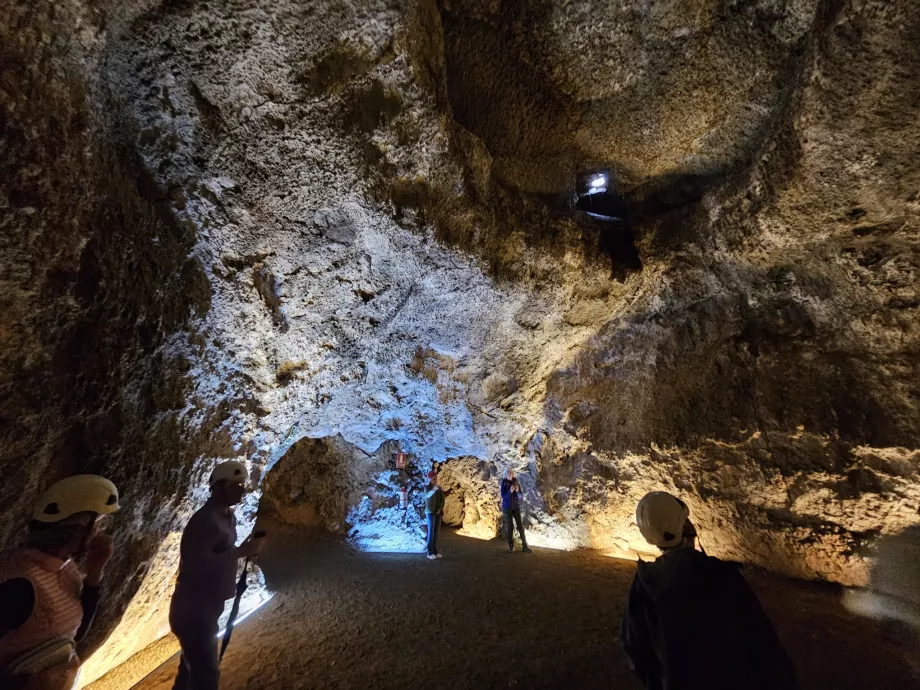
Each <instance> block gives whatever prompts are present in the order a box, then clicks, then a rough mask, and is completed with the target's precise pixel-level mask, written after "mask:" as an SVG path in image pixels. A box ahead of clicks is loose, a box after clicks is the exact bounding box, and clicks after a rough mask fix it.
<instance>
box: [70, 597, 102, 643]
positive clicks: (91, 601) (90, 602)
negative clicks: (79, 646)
mask: <svg viewBox="0 0 920 690" xmlns="http://www.w3.org/2000/svg"><path fill="white" fill-rule="evenodd" d="M101 597H102V587H101V586H100V585H88V584H85V583H84V585H83V592H82V593H81V594H80V605H81V606H82V607H83V620H81V621H80V627H79V628H78V629H77V634H76V635H75V636H74V640H75V641H77V642H82V641H83V638H84V637H86V633H88V632H89V628H90V626H91V625H92V624H93V619H94V618H95V617H96V609H97V608H99V599H100V598H101Z"/></svg>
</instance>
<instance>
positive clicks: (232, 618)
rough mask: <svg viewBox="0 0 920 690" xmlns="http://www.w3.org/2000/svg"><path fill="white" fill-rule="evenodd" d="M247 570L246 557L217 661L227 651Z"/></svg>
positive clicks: (221, 659) (245, 584) (221, 658)
mask: <svg viewBox="0 0 920 690" xmlns="http://www.w3.org/2000/svg"><path fill="white" fill-rule="evenodd" d="M248 570H249V559H248V558H247V559H246V562H245V563H243V574H242V575H240V579H239V582H237V583H236V598H235V599H234V600H233V606H232V607H231V608H230V620H228V621H227V629H226V631H224V639H223V641H222V642H221V643H220V657H218V661H223V659H224V652H226V651H227V645H228V644H230V636H231V635H232V634H233V622H234V621H235V620H236V617H237V616H238V615H239V613H240V601H242V599H243V593H244V592H245V591H246V588H247V587H248V586H249V585H248V583H247V582H246V575H247V574H248V572H247V571H248Z"/></svg>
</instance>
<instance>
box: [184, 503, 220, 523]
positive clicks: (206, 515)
mask: <svg viewBox="0 0 920 690" xmlns="http://www.w3.org/2000/svg"><path fill="white" fill-rule="evenodd" d="M216 524H217V515H216V513H215V511H214V506H212V505H211V504H210V503H205V504H204V505H203V506H201V507H200V508H199V509H198V510H196V511H195V512H194V513H193V514H192V517H190V518H189V521H188V524H187V525H186V527H185V529H186V530H189V529H192V530H200V529H208V528H210V527H211V526H213V525H216Z"/></svg>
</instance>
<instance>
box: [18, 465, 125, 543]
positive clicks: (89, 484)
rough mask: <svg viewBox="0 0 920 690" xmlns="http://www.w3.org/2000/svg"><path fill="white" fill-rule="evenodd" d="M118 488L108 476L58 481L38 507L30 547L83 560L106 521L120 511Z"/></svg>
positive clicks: (31, 531)
mask: <svg viewBox="0 0 920 690" xmlns="http://www.w3.org/2000/svg"><path fill="white" fill-rule="evenodd" d="M118 508H119V505H118V489H117V488H116V487H115V485H114V484H113V483H112V482H110V481H109V480H108V479H106V478H105V477H100V476H99V475H95V474H78V475H75V476H73V477H67V478H66V479H62V480H61V481H59V482H55V483H54V484H52V485H51V486H50V487H48V489H47V491H45V493H43V494H42V495H41V497H40V498H39V499H38V502H37V503H36V504H35V511H34V513H33V516H32V521H31V522H30V523H29V539H28V543H29V546H31V547H33V548H37V549H39V550H41V551H43V552H45V553H48V554H51V555H53V556H57V557H59V558H62V559H65V560H66V559H68V558H73V557H79V556H81V555H82V554H83V553H84V552H85V551H86V546H87V544H88V543H89V540H90V539H91V538H92V536H93V535H94V534H95V533H96V532H97V531H98V530H99V529H100V528H101V524H102V518H104V517H105V516H106V515H111V514H112V513H114V512H115V511H116V510H118Z"/></svg>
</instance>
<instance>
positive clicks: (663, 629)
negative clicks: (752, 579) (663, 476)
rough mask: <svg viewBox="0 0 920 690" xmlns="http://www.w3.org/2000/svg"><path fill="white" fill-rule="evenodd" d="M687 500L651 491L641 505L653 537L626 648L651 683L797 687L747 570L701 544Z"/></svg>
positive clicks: (629, 615)
mask: <svg viewBox="0 0 920 690" xmlns="http://www.w3.org/2000/svg"><path fill="white" fill-rule="evenodd" d="M689 517H690V511H689V510H688V509H687V506H686V504H685V503H684V502H683V501H681V500H680V499H678V498H675V497H674V496H672V495H671V494H668V493H665V492H662V491H655V492H652V493H650V494H647V495H646V496H645V497H644V498H643V499H642V500H641V501H639V505H638V507H637V509H636V522H637V523H638V525H639V530H640V531H641V532H642V536H643V537H645V539H646V541H648V542H649V543H650V544H653V545H655V546H657V547H658V548H660V549H661V551H662V555H661V556H659V557H658V559H656V560H655V561H654V562H653V563H644V562H642V561H640V562H639V566H638V570H637V572H636V577H635V579H634V580H633V584H632V587H631V588H630V590H629V595H628V598H627V600H626V612H625V614H624V617H623V629H622V635H621V636H622V639H623V648H624V649H625V650H626V654H627V655H628V656H629V659H630V661H631V662H632V666H633V669H634V670H635V672H636V674H638V676H639V678H640V679H641V680H642V682H643V683H644V684H645V687H646V688H649V690H697V689H700V690H703V689H705V690H793V689H795V688H798V684H797V682H796V678H795V669H794V668H793V666H792V662H791V661H790V660H789V657H788V656H787V655H786V652H785V650H784V649H783V647H782V645H781V644H780V641H779V638H778V637H777V636H776V632H775V631H774V630H773V626H772V625H771V624H770V621H769V620H768V619H767V616H766V614H765V613H764V610H763V608H762V607H761V605H760V602H759V601H758V599H757V596H756V595H755V594H754V592H753V590H752V589H751V588H750V586H749V585H748V583H747V582H746V581H745V579H744V578H743V577H742V576H741V573H740V572H739V567H740V566H739V565H738V564H734V563H726V562H723V561H720V560H719V559H718V558H712V557H710V556H707V555H706V554H705V553H700V552H699V551H697V550H696V549H695V548H694V545H695V541H696V530H695V529H694V527H693V523H691V522H690V519H689Z"/></svg>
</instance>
